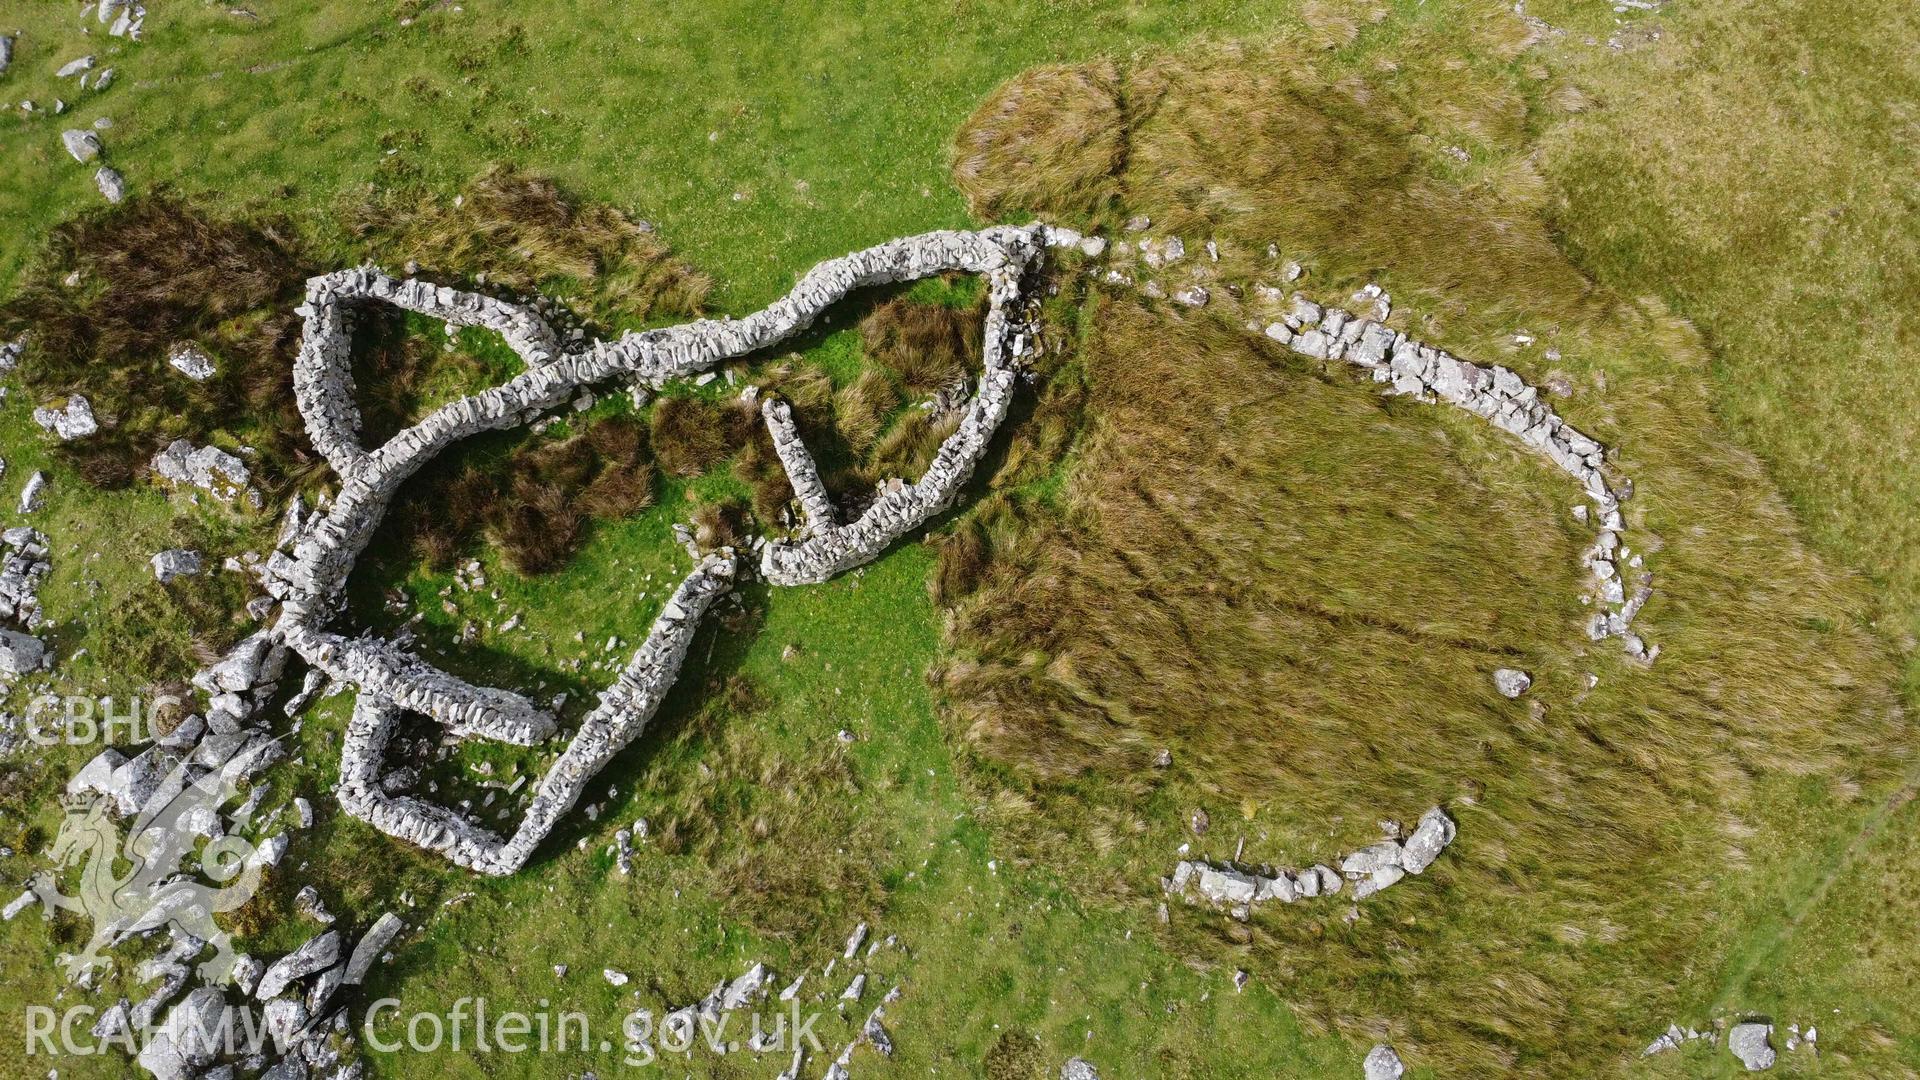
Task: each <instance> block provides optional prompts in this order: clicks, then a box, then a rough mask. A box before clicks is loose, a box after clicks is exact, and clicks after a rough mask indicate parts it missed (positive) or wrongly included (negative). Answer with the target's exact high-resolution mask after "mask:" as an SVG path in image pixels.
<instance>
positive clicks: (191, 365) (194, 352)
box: [114, 199, 214, 382]
mask: <svg viewBox="0 0 1920 1080" xmlns="http://www.w3.org/2000/svg"><path fill="white" fill-rule="evenodd" d="M114 201H115V202H118V201H119V200H118V199H115V200H114ZM167 365H168V366H169V367H171V368H173V370H175V371H177V372H179V373H180V374H182V375H185V376H186V377H187V378H189V379H192V380H193V381H194V382H205V381H207V380H208V379H211V378H213V374H214V367H213V358H212V357H210V356H208V355H207V354H206V353H205V352H202V351H201V350H200V347H199V346H197V345H191V344H181V345H175V346H174V347H173V348H172V349H170V350H169V351H168V352H167Z"/></svg>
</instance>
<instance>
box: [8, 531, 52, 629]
mask: <svg viewBox="0 0 1920 1080" xmlns="http://www.w3.org/2000/svg"><path fill="white" fill-rule="evenodd" d="M0 544H3V545H5V547H6V555H5V556H4V557H0V619H9V620H12V621H14V622H17V623H19V624H20V625H21V626H24V627H26V628H27V629H28V630H35V629H38V628H39V627H40V624H41V623H43V622H45V621H46V620H45V619H44V618H42V617H41V615H40V583H41V582H42V581H44V580H46V576H47V574H48V572H49V571H51V570H52V569H53V567H52V565H51V564H50V563H49V562H48V561H47V555H48V550H47V538H46V537H45V536H43V535H41V533H40V531H39V530H38V529H30V528H28V527H26V526H25V525H16V526H14V527H13V528H11V529H8V530H6V531H5V532H0Z"/></svg>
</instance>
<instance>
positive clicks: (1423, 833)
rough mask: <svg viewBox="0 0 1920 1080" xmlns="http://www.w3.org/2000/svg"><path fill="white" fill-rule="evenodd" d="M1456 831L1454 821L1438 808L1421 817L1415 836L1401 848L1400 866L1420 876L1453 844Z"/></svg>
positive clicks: (1414, 832) (1414, 831) (1407, 840)
mask: <svg viewBox="0 0 1920 1080" xmlns="http://www.w3.org/2000/svg"><path fill="white" fill-rule="evenodd" d="M1454 831H1455V830H1454V824H1453V819H1452V818H1450V817H1448V816H1447V812H1446V811H1445V810H1442V809H1440V808H1439V807H1437V806H1436V807H1434V808H1433V809H1431V810H1429V811H1427V812H1426V813H1424V814H1422V815H1420V824H1419V825H1417V826H1415V828H1414V830H1413V835H1411V836H1409V837H1407V839H1406V842H1405V843H1404V844H1402V845H1401V846H1400V866H1401V867H1402V868H1403V869H1404V870H1406V872H1407V873H1409V874H1418V873H1420V872H1421V871H1423V870H1425V869H1426V868H1427V867H1429V866H1432V865H1433V860H1435V859H1437V858H1439V857H1440V852H1441V850H1442V849H1444V848H1445V847H1446V846H1447V845H1448V844H1451V843H1453V837H1454Z"/></svg>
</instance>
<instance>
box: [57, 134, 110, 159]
mask: <svg viewBox="0 0 1920 1080" xmlns="http://www.w3.org/2000/svg"><path fill="white" fill-rule="evenodd" d="M60 144H61V145H62V146H65V147H66V148H67V153H69V154H71V155H73V160H75V161H78V162H81V163H83V164H84V163H86V162H89V161H92V160H93V159H94V158H97V157H99V156H100V153H101V151H103V150H105V149H106V147H104V146H102V145H100V136H98V135H95V134H94V133H93V132H91V131H88V130H87V129H85V128H68V129H67V130H65V131H63V132H61V133H60Z"/></svg>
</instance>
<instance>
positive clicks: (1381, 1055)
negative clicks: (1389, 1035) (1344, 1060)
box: [1360, 1043, 1407, 1080]
mask: <svg viewBox="0 0 1920 1080" xmlns="http://www.w3.org/2000/svg"><path fill="white" fill-rule="evenodd" d="M1360 1070H1361V1072H1362V1074H1363V1075H1364V1076H1365V1077H1366V1080H1400V1077H1401V1075H1402V1074H1404V1073H1405V1072H1406V1071H1407V1067H1406V1066H1405V1065H1403V1064H1401V1063H1400V1055H1399V1054H1396V1053H1394V1052H1393V1047H1391V1046H1388V1045H1387V1044H1386V1043H1376V1044H1374V1047H1373V1049H1371V1050H1369V1051H1367V1056H1366V1059H1365V1060H1364V1061H1362V1062H1361V1063H1360Z"/></svg>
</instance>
